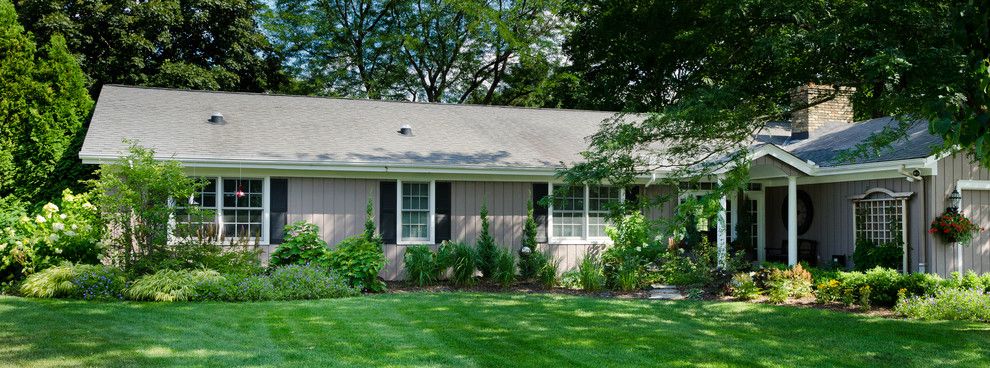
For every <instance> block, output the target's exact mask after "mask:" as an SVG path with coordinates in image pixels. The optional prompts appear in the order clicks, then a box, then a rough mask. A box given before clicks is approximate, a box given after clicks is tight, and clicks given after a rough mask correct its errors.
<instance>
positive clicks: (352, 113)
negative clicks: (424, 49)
mask: <svg viewBox="0 0 990 368" xmlns="http://www.w3.org/2000/svg"><path fill="white" fill-rule="evenodd" d="M213 112H220V113H222V114H223V116H224V119H225V121H226V124H224V125H214V124H210V123H208V121H207V120H208V119H209V117H210V115H211V114H212V113H213ZM613 114H614V113H611V112H598V111H582V110H559V109H530V108H509V107H494V106H477V105H449V104H427V103H410V102H390V101H373V100H357V99H341V98H322V97H305V96H282V95H265V94H251V93H224V92H202V91H187V90H170V89H156V88H140V87H127V86H115V85H106V86H104V87H103V90H102V91H101V93H100V98H99V102H98V103H97V107H96V110H95V111H94V113H93V118H92V121H91V124H90V128H89V132H88V133H87V135H86V140H85V143H84V144H83V148H82V151H81V152H80V156H82V157H93V156H113V155H120V153H121V152H124V151H126V147H127V144H125V143H123V140H124V139H130V140H137V141H138V142H139V144H140V145H142V146H145V147H148V148H153V149H155V151H156V153H157V155H159V156H175V157H176V158H177V159H213V160H253V161H272V162H278V161H291V162H313V163H316V164H330V163H349V164H356V163H367V164H395V165H405V164H408V165H449V166H458V167H463V166H473V167H479V166H480V167H515V168H520V167H522V168H552V167H556V166H559V163H560V162H565V163H568V164H570V163H574V162H578V161H580V159H581V157H580V155H579V153H580V152H581V151H582V150H584V149H585V148H586V147H587V143H586V141H585V137H587V136H589V135H591V134H593V133H595V132H596V131H597V129H598V126H599V125H600V123H601V122H602V121H603V120H605V119H607V118H609V117H612V116H613ZM403 124H409V125H411V126H412V130H413V136H412V137H405V136H402V135H400V134H398V133H397V131H398V130H399V128H400V127H401V126H402V125H403Z"/></svg>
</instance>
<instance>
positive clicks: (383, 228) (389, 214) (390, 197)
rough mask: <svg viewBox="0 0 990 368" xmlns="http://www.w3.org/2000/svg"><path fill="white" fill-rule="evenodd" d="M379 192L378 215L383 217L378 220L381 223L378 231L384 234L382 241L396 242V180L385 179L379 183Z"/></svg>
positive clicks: (386, 242) (387, 242)
mask: <svg viewBox="0 0 990 368" xmlns="http://www.w3.org/2000/svg"><path fill="white" fill-rule="evenodd" d="M378 189H379V193H380V195H381V197H380V198H379V199H378V203H379V204H380V206H379V209H378V215H379V216H380V217H381V219H380V220H379V221H378V223H379V224H380V226H379V228H378V231H379V232H381V234H382V241H384V242H385V244H395V240H396V239H395V238H396V237H395V208H396V203H395V195H396V186H395V182H394V181H383V182H380V183H379V185H378Z"/></svg>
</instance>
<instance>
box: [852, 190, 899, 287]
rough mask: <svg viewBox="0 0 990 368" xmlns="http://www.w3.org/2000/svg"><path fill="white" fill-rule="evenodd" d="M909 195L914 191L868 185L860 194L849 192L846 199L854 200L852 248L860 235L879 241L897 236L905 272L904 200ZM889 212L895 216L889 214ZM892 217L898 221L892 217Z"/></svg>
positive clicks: (890, 239) (887, 240)
mask: <svg viewBox="0 0 990 368" xmlns="http://www.w3.org/2000/svg"><path fill="white" fill-rule="evenodd" d="M912 195H914V192H894V191H892V190H889V189H885V188H871V189H869V190H867V191H866V192H863V194H858V195H854V196H850V197H849V199H850V200H852V201H853V217H852V218H853V247H854V249H855V247H856V242H857V240H858V239H859V237H862V236H865V237H867V238H868V239H869V240H873V241H876V242H878V243H887V242H891V241H894V240H896V237H898V236H899V237H900V240H901V247H902V251H903V256H902V260H901V271H902V272H904V273H907V272H908V249H910V247H909V246H908V230H907V228H908V216H907V200H908V199H909V198H911V196H912ZM891 216H897V217H895V218H891ZM892 219H896V220H898V221H896V222H894V221H891V220H892ZM860 221H864V223H859V222H860ZM892 224H893V225H892ZM892 227H894V228H892ZM854 261H855V260H854Z"/></svg>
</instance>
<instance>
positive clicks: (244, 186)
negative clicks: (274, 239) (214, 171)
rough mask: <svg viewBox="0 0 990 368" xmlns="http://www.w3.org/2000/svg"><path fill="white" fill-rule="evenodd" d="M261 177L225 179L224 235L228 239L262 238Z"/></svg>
mask: <svg viewBox="0 0 990 368" xmlns="http://www.w3.org/2000/svg"><path fill="white" fill-rule="evenodd" d="M263 196H264V191H263V188H262V180H261V179H224V180H223V207H222V208H221V213H222V214H223V217H222V219H223V236H224V237H225V238H228V239H241V238H249V239H254V238H260V237H261V228H262V227H261V215H262V212H264V204H263V201H264V200H263Z"/></svg>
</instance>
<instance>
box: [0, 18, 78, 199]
mask: <svg viewBox="0 0 990 368" xmlns="http://www.w3.org/2000/svg"><path fill="white" fill-rule="evenodd" d="M43 45H44V46H42V47H41V48H40V49H39V48H38V47H37V45H36V44H35V41H34V39H32V38H31V36H30V34H29V33H26V32H25V31H24V28H23V27H21V26H20V25H19V24H18V22H17V14H16V12H15V11H14V6H13V5H12V4H11V3H10V2H9V1H7V0H0V85H2V86H3V88H0V198H3V197H13V198H14V199H17V200H22V201H25V202H38V201H41V200H47V199H51V198H57V197H58V196H59V195H60V194H61V193H62V190H63V189H65V188H67V187H72V188H78V187H79V183H78V179H79V178H80V173H81V172H82V171H83V169H82V167H81V163H80V162H79V159H78V158H77V157H76V153H77V152H78V151H79V147H80V146H81V142H82V134H81V132H82V130H83V129H82V127H83V122H84V121H85V120H86V118H87V117H88V115H89V113H90V110H91V109H92V106H93V101H92V100H91V99H90V97H89V94H88V93H87V90H86V79H85V76H84V74H83V72H82V70H81V69H80V67H79V63H78V62H77V61H76V59H75V58H74V57H73V56H72V55H71V54H70V53H69V51H68V49H67V48H66V42H65V39H63V38H62V37H61V36H59V35H55V36H52V37H51V39H50V41H47V40H46V41H45V43H44V44H43Z"/></svg>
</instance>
